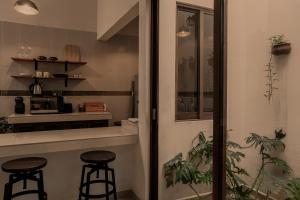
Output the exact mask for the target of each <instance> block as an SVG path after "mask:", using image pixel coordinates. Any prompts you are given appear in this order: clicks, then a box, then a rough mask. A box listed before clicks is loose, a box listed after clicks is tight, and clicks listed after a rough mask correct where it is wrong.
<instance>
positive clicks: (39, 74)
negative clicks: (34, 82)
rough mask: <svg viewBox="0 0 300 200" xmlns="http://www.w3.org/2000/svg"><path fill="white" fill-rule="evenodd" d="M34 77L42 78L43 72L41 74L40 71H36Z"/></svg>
mask: <svg viewBox="0 0 300 200" xmlns="http://www.w3.org/2000/svg"><path fill="white" fill-rule="evenodd" d="M35 77H37V78H42V77H43V72H41V71H36V72H35Z"/></svg>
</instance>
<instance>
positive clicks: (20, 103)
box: [15, 97, 25, 114]
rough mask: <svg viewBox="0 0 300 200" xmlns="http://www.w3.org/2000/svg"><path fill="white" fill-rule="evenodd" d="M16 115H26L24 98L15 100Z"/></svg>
mask: <svg viewBox="0 0 300 200" xmlns="http://www.w3.org/2000/svg"><path fill="white" fill-rule="evenodd" d="M15 102H16V105H15V113H16V114H24V113H25V104H24V99H23V97H16V98H15Z"/></svg>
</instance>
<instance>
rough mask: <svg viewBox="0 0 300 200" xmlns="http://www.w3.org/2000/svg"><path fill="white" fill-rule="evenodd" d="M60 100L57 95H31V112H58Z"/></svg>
mask: <svg viewBox="0 0 300 200" xmlns="http://www.w3.org/2000/svg"><path fill="white" fill-rule="evenodd" d="M59 104H60V100H59V99H58V98H57V97H31V98H30V113H31V114H55V113H60V110H59V109H60V108H59V107H60V105H59Z"/></svg>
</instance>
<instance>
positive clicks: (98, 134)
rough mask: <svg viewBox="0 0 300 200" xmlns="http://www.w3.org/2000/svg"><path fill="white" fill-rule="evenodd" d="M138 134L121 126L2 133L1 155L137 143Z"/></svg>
mask: <svg viewBox="0 0 300 200" xmlns="http://www.w3.org/2000/svg"><path fill="white" fill-rule="evenodd" d="M137 141H138V133H137V132H131V131H128V130H124V129H123V128H122V127H105V128H89V129H69V130H56V131H40V132H29V133H8V134H2V135H0V157H9V156H21V155H30V154H42V153H51V152H61V151H72V150H80V149H93V148H101V147H109V146H120V145H130V144H135V143H137Z"/></svg>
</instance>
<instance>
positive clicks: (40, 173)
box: [38, 171, 47, 200]
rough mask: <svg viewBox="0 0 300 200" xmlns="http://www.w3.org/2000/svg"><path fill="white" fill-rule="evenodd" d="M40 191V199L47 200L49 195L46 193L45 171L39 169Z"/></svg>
mask: <svg viewBox="0 0 300 200" xmlns="http://www.w3.org/2000/svg"><path fill="white" fill-rule="evenodd" d="M38 176H39V178H38V191H39V200H46V199H47V196H46V194H45V189H44V176H43V172H42V171H39V172H38Z"/></svg>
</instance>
